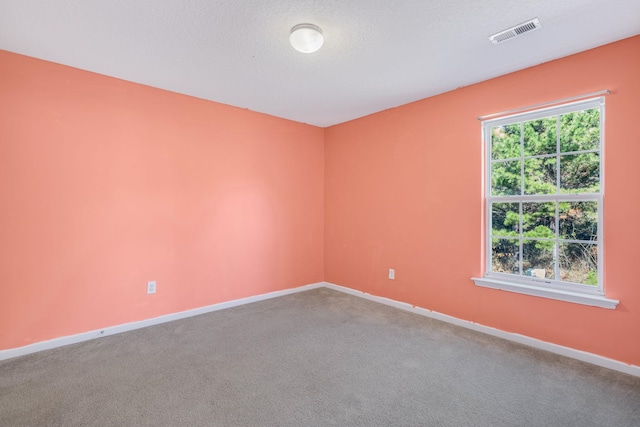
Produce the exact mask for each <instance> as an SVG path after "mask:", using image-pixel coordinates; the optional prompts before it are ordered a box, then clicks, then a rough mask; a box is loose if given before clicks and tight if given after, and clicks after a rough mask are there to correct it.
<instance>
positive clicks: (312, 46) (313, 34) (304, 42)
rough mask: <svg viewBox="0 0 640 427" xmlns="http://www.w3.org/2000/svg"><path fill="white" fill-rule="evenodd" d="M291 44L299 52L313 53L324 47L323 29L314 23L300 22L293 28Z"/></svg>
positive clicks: (290, 38) (290, 37)
mask: <svg viewBox="0 0 640 427" xmlns="http://www.w3.org/2000/svg"><path fill="white" fill-rule="evenodd" d="M289 41H290V42H291V46H293V48H294V49H295V50H297V51H298V52H302V53H313V52H315V51H317V50H318V49H320V48H321V47H322V43H324V37H323V36H322V30H321V29H320V27H318V26H317V25H313V24H298V25H296V26H295V27H293V28H292V29H291V35H290V36H289Z"/></svg>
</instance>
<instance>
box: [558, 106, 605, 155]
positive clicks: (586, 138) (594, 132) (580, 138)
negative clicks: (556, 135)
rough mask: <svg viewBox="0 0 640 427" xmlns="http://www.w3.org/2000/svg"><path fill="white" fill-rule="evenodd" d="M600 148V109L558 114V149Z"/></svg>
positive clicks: (564, 150) (565, 150) (562, 150)
mask: <svg viewBox="0 0 640 427" xmlns="http://www.w3.org/2000/svg"><path fill="white" fill-rule="evenodd" d="M599 148H600V109H598V108H592V109H590V110H584V111H578V112H575V113H569V114H563V115H562V116H560V151H561V152H563V153H566V152H568V151H581V150H597V149H599Z"/></svg>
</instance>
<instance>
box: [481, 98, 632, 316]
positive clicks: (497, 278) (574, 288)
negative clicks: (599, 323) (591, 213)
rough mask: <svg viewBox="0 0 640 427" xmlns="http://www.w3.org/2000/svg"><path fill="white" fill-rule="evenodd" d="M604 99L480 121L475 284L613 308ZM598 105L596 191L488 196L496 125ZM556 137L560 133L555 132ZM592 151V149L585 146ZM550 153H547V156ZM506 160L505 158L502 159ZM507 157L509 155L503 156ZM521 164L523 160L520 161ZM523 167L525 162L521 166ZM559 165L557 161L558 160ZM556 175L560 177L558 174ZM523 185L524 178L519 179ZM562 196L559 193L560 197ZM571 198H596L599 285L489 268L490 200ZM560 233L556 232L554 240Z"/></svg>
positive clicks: (490, 236)
mask: <svg viewBox="0 0 640 427" xmlns="http://www.w3.org/2000/svg"><path fill="white" fill-rule="evenodd" d="M604 106H605V101H604V96H600V97H595V98H589V99H584V100H580V101H576V102H570V103H566V104H561V105H554V106H550V107H545V108H540V109H537V110H529V111H525V112H521V113H517V114H511V115H505V116H499V117H492V118H491V119H487V120H483V121H481V125H482V140H483V144H484V159H483V171H484V178H485V179H484V181H485V182H484V208H485V247H484V251H485V252H484V259H485V265H484V276H483V277H482V278H473V279H472V280H473V281H474V282H475V284H476V286H481V287H487V288H493V289H501V290H505V291H510V292H516V293H521V294H526V295H533V296H538V297H543V298H550V299H556V300H561V301H568V302H573V303H578V304H586V305H591V306H598V307H604V308H610V309H615V307H616V306H617V304H618V303H619V301H618V300H614V299H609V298H606V297H605V295H604V240H603V210H604V209H603V201H604V116H605V108H604ZM590 108H598V109H599V110H600V147H599V149H598V151H597V152H598V154H599V157H600V176H599V179H600V191H599V193H586V194H581V193H576V194H561V193H559V191H560V190H559V187H558V190H557V192H556V193H554V194H544V195H524V194H521V195H520V196H517V200H514V197H513V196H491V170H492V169H491V166H492V156H491V148H492V147H491V135H490V132H491V129H492V128H493V127H495V126H501V125H507V124H513V123H517V122H523V121H531V120H537V119H541V118H546V117H550V116H560V115H562V114H566V113H570V112H575V111H580V110H585V109H590ZM558 138H559V134H558ZM587 151H590V152H593V150H587ZM560 154H563V155H567V154H570V153H560V152H559V147H558V149H557V150H556V152H555V158H556V159H557V160H556V162H559V159H560ZM526 157H537V156H524V153H523V152H521V156H520V157H518V160H522V161H523V162H524V159H525V158H526ZM549 157H550V156H549ZM501 160H505V159H501ZM506 160H508V159H506ZM523 165H524V163H523ZM523 167H524V166H523ZM558 167H560V164H559V163H558ZM558 179H560V178H559V177H558ZM522 185H524V182H522ZM559 196H561V197H559ZM560 198H561V199H562V200H571V201H581V200H584V201H596V202H597V203H598V233H597V245H598V286H597V287H588V286H587V285H581V284H573V283H571V282H562V281H560V280H549V279H548V280H544V279H539V278H533V277H528V276H520V275H518V276H515V275H512V274H506V273H499V272H492V271H491V251H492V245H491V238H492V230H491V224H492V221H491V216H492V212H491V205H492V203H500V202H503V203H505V202H506V203H508V202H511V203H523V202H535V201H541V202H542V201H549V202H551V201H553V202H559V201H560V200H559V199H560ZM558 239H559V237H558V236H557V235H556V242H557V240H558Z"/></svg>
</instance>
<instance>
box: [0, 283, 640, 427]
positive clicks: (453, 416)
mask: <svg viewBox="0 0 640 427" xmlns="http://www.w3.org/2000/svg"><path fill="white" fill-rule="evenodd" d="M0 426H30V427H35V426H296V427H298V426H367V427H374V426H455V427H460V426H509V427H513V426H545V427H549V426H563V427H566V426H579V427H588V426H614V427H625V426H629V427H632V426H634V427H637V426H640V378H637V377H632V376H629V375H625V374H621V373H618V372H614V371H610V370H607V369H604V368H599V367H596V366H592V365H589V364H585V363H582V362H578V361H575V360H572V359H567V358H564V357H561V356H557V355H553V354H550V353H547V352H543V351H539V350H535V349H532V348H529V347H525V346H521V345H517V344H514V343H511V342H506V341H502V340H500V339H497V338H493V337H490V336H487V335H483V334H480V333H476V332H472V331H469V330H466V329H462V328H458V327H455V326H452V325H448V324H445V323H441V322H438V321H434V320H431V319H428V318H424V317H422V316H418V315H415V314H411V313H407V312H404V311H401V310H398V309H395V308H391V307H388V306H384V305H380V304H377V303H374V302H371V301H367V300H364V299H361V298H357V297H354V296H350V295H347V294H343V293H340V292H336V291H333V290H329V289H325V288H321V289H315V290H311V291H307V292H301V293H297V294H292V295H288V296H284V297H280V298H275V299H271V300H266V301H262V302H257V303H253V304H248V305H244V306H241V307H236V308H231V309H227V310H222V311H218V312H214V313H210V314H205V315H201V316H197V317H192V318H189V319H184V320H180V321H176V322H171V323H166V324H162V325H158V326H154V327H150V328H145V329H140V330H137V331H132V332H128V333H124V334H119V335H114V336H109V337H105V338H101V339H98V340H93V341H89V342H85V343H81V344H76V345H71V346H67V347H62V348H57V349H54V350H49V351H45V352H41V353H37V354H32V355H28V356H24V357H20V358H15V359H11V360H6V361H3V362H0Z"/></svg>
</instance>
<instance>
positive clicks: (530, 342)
mask: <svg viewBox="0 0 640 427" xmlns="http://www.w3.org/2000/svg"><path fill="white" fill-rule="evenodd" d="M323 284H324V286H325V287H327V288H329V289H333V290H336V291H340V292H344V293H347V294H350V295H355V296H357V297H361V298H365V299H368V300H371V301H375V302H378V303H381V304H385V305H389V306H392V307H396V308H399V309H401V310H405V311H410V312H412V313H416V314H420V315H422V316H426V317H430V318H432V319H436V320H440V321H443V322H447V323H451V324H453V325H456V326H462V327H463V328H467V329H471V330H474V331H478V332H482V333H484V334H488V335H493V336H494V337H498V338H502V339H505V340H508V341H513V342H517V343H519V344H524V345H527V346H529V347H534V348H537V349H540V350H546V351H549V352H551V353H555V354H559V355H561V356H566V357H570V358H572V359H577V360H580V361H583V362H587V363H591V364H593V365H597V366H602V367H603V368H608V369H612V370H614V371H619V372H624V373H625V374H629V375H634V376H636V377H640V366H635V365H629V364H627V363H624V362H620V361H618V360H614V359H609V358H607V357H603V356H598V355H597V354H593V353H587V352H586V351H581V350H576V349H573V348H570V347H565V346H562V345H558V344H553V343H549V342H546V341H541V340H539V339H536V338H531V337H528V336H526V335H520V334H514V333H512V332H505V331H501V330H500V329H496V328H492V327H489V326H485V325H481V324H479V323H474V322H470V321H468V320H462V319H458V318H457V317H453V316H448V315H446V314H442V313H438V312H436V311H431V310H427V309H425V308H420V307H416V306H413V305H411V304H408V303H404V302H400V301H396V300H392V299H389V298H385V297H379V296H375V295H371V294H368V293H366V292H362V291H357V290H354V289H351V288H346V287H344V286H339V285H335V284H333V283H327V282H324V283H323Z"/></svg>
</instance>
